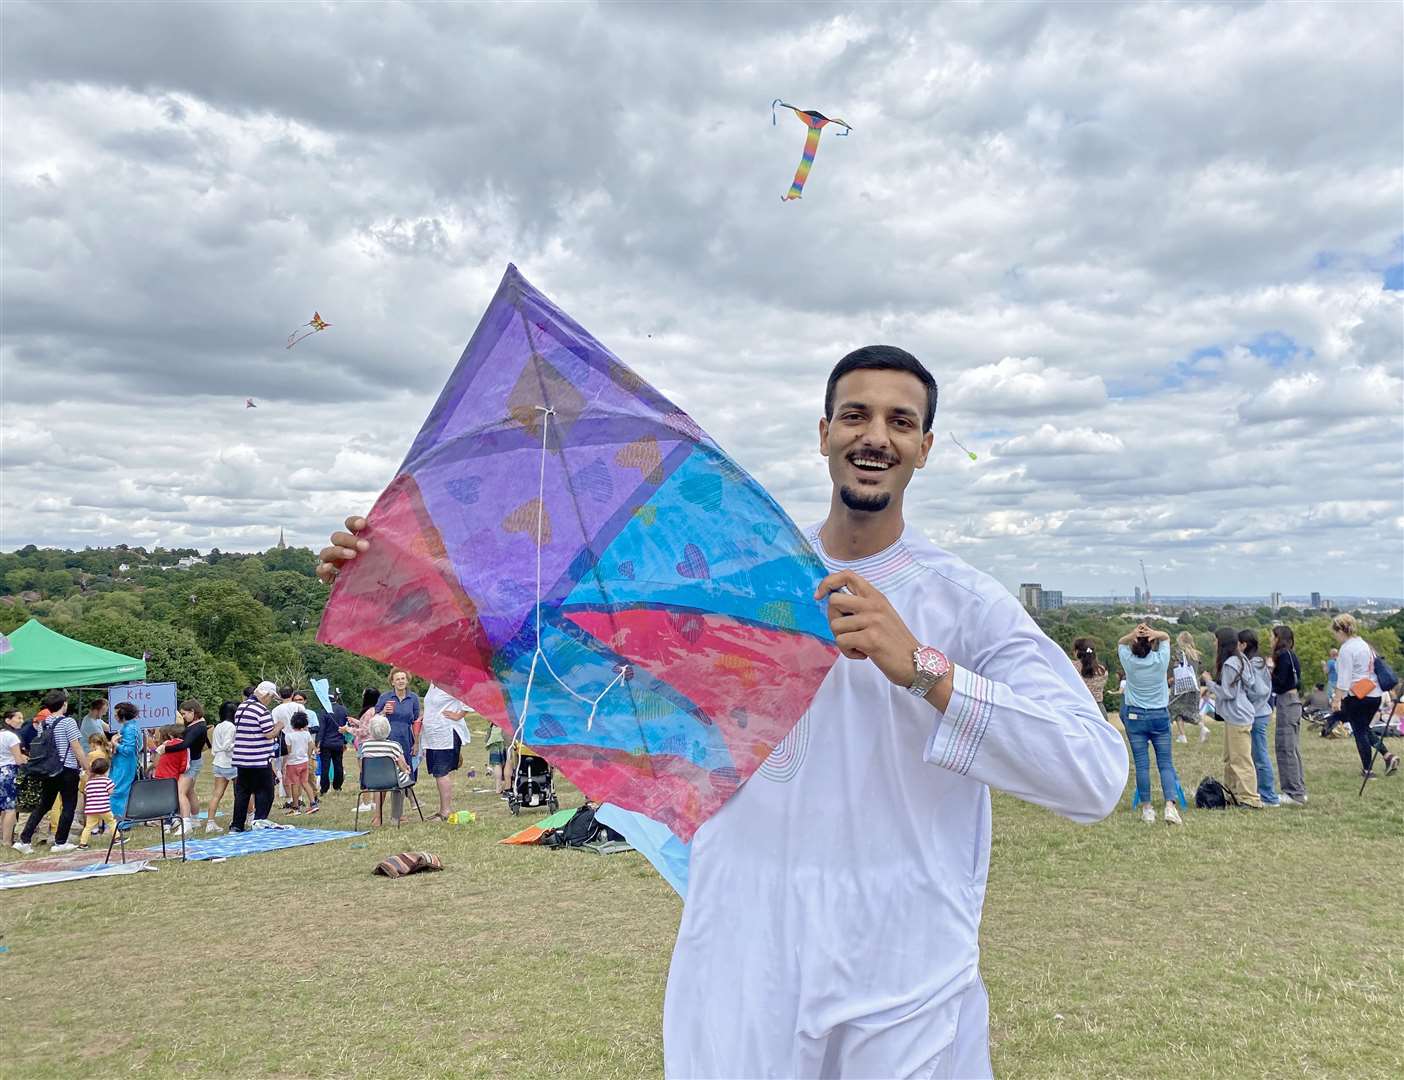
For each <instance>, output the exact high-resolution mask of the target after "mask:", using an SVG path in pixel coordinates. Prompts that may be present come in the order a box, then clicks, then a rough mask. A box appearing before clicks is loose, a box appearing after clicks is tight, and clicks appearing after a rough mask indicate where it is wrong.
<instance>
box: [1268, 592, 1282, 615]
mask: <svg viewBox="0 0 1404 1080" xmlns="http://www.w3.org/2000/svg"><path fill="white" fill-rule="evenodd" d="M1268 607H1270V608H1272V610H1273V611H1277V610H1278V609H1280V608H1281V607H1282V594H1281V593H1280V592H1275V593H1270V594H1269V595H1268Z"/></svg>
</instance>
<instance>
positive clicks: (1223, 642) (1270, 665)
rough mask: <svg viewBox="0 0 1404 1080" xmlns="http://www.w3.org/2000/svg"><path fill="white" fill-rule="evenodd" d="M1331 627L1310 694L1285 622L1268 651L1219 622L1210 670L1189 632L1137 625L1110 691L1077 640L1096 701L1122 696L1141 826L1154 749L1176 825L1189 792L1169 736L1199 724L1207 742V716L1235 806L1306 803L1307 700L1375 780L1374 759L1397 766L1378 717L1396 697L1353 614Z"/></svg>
mask: <svg viewBox="0 0 1404 1080" xmlns="http://www.w3.org/2000/svg"><path fill="white" fill-rule="evenodd" d="M1331 632H1332V633H1333V634H1334V635H1335V638H1336V641H1337V642H1338V648H1336V649H1332V650H1331V656H1330V659H1329V660H1328V661H1327V662H1326V664H1325V675H1326V678H1327V682H1326V684H1325V685H1324V686H1323V685H1322V684H1317V685H1316V686H1315V688H1314V689H1313V690H1311V691H1307V690H1306V689H1305V684H1304V683H1303V679H1302V666H1301V661H1300V660H1299V659H1298V657H1297V653H1296V642H1295V639H1294V636H1293V634H1292V628H1291V627H1289V626H1275V627H1273V630H1272V644H1271V647H1270V651H1269V652H1268V654H1267V655H1263V653H1262V650H1261V643H1260V642H1259V640H1258V635H1257V632H1256V631H1253V630H1246V629H1245V630H1235V629H1234V628H1232V627H1228V626H1221V627H1219V628H1218V629H1217V630H1216V631H1215V632H1214V641H1215V655H1214V657H1213V661H1212V664H1211V665H1209V666H1207V667H1206V666H1205V665H1204V662H1203V657H1202V656H1201V655H1200V652H1199V650H1198V648H1197V647H1196V646H1195V642H1194V635H1192V634H1191V633H1190V632H1189V631H1187V630H1183V631H1181V632H1180V633H1179V635H1178V636H1177V637H1176V639H1175V641H1174V644H1173V645H1172V644H1171V639H1170V635H1169V634H1167V633H1166V632H1165V631H1163V630H1157V629H1155V628H1154V627H1152V626H1150V625H1148V624H1147V623H1144V622H1143V623H1141V624H1140V625H1138V626H1137V627H1136V628H1135V629H1133V630H1131V631H1130V632H1129V633H1128V634H1126V635H1125V636H1124V637H1123V638H1121V640H1120V641H1118V642H1117V657H1118V659H1119V660H1120V662H1121V669H1122V672H1123V677H1122V680H1121V685H1120V686H1119V687H1117V688H1115V689H1112V690H1108V688H1107V681H1108V677H1109V672H1108V669H1107V667H1106V665H1105V664H1103V663H1102V662H1101V661H1100V660H1099V659H1098V657H1097V648H1096V643H1095V642H1094V641H1092V639H1091V638H1078V639H1077V640H1076V641H1075V642H1073V659H1074V661H1075V662H1076V663H1077V665H1078V667H1079V670H1080V673H1081V675H1082V679H1083V682H1084V683H1086V685H1087V689H1088V690H1089V691H1090V692H1091V694H1092V697H1093V698H1094V700H1096V701H1097V702H1098V704H1099V705H1100V703H1101V702H1102V700H1103V695H1104V694H1107V693H1111V694H1114V695H1120V696H1121V698H1122V702H1121V707H1120V715H1121V723H1122V727H1123V728H1124V729H1125V731H1126V739H1127V742H1128V743H1129V744H1130V746H1131V756H1132V760H1133V762H1134V763H1135V773H1136V787H1135V793H1134V795H1133V796H1132V803H1131V805H1132V809H1137V808H1139V812H1140V814H1141V817H1142V819H1143V820H1144V821H1146V822H1154V821H1156V820H1157V818H1156V810H1155V805H1154V802H1153V801H1152V798H1151V796H1152V787H1151V770H1150V758H1151V754H1152V752H1153V753H1154V755H1155V765H1156V771H1157V772H1158V773H1159V774H1160V789H1161V797H1162V799H1163V801H1164V814H1163V817H1164V820H1165V821H1166V822H1168V823H1169V824H1172V825H1180V824H1183V818H1182V817H1181V816H1180V810H1182V809H1184V808H1185V806H1186V798H1185V792H1184V788H1183V787H1182V785H1181V784H1180V780H1179V776H1178V774H1177V773H1176V771H1175V763H1174V753H1173V746H1172V739H1173V741H1174V742H1181V743H1183V742H1188V736H1187V735H1186V733H1185V728H1186V725H1189V724H1196V725H1197V726H1198V728H1199V741H1200V743H1201V744H1202V743H1204V742H1205V741H1207V740H1208V738H1209V736H1210V733H1211V728H1210V726H1209V722H1210V721H1211V720H1215V721H1222V722H1223V725H1224V787H1225V788H1226V789H1227V790H1228V792H1229V793H1230V794H1231V795H1232V796H1233V798H1234V799H1235V801H1236V802H1237V804H1238V805H1239V806H1244V807H1250V808H1254V809H1257V808H1264V807H1277V806H1305V805H1306V804H1307V800H1308V795H1307V786H1306V776H1305V773H1304V770H1303V767H1302V755H1301V726H1302V719H1303V715H1304V709H1305V708H1307V707H1311V708H1313V709H1315V710H1319V711H1321V712H1327V711H1328V710H1329V715H1327V716H1325V717H1324V718H1323V734H1330V732H1331V730H1332V728H1333V727H1335V726H1336V725H1337V724H1344V725H1346V726H1347V727H1349V729H1350V731H1351V734H1352V735H1353V736H1354V738H1355V744H1356V749H1357V751H1358V753H1359V755H1360V767H1361V774H1362V776H1363V777H1364V778H1365V779H1370V778H1373V777H1374V776H1375V770H1376V768H1377V767H1379V766H1382V767H1383V770H1384V772H1385V774H1386V775H1388V774H1390V773H1393V772H1394V771H1395V770H1396V769H1397V768H1398V767H1399V758H1398V756H1397V755H1395V754H1394V753H1392V752H1391V751H1390V750H1389V747H1388V746H1387V744H1386V743H1385V741H1384V739H1383V737H1382V736H1381V734H1380V733H1379V732H1377V731H1376V730H1375V729H1374V726H1373V724H1374V722H1375V720H1376V719H1377V717H1379V716H1380V715H1382V714H1383V715H1385V716H1386V717H1390V716H1392V715H1393V714H1394V712H1395V711H1396V709H1397V704H1396V700H1395V699H1391V697H1390V696H1389V695H1388V694H1387V693H1386V692H1385V690H1384V689H1382V688H1381V686H1380V681H1379V677H1378V675H1377V673H1376V669H1375V660H1376V657H1375V654H1374V651H1373V650H1372V649H1371V648H1370V645H1369V643H1368V642H1366V641H1365V639H1364V638H1362V637H1361V636H1360V627H1359V625H1358V623H1357V621H1356V619H1355V618H1354V616H1352V615H1349V614H1341V615H1338V616H1336V618H1335V619H1334V620H1332V623H1331ZM1270 728H1271V729H1272V732H1273V734H1272V750H1271V753H1270V752H1269V739H1268V733H1269V729H1270ZM1274 765H1275V766H1276V772H1275V773H1274Z"/></svg>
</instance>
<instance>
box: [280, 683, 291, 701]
mask: <svg viewBox="0 0 1404 1080" xmlns="http://www.w3.org/2000/svg"><path fill="white" fill-rule="evenodd" d="M278 696H279V697H280V698H282V699H283V700H284V701H287V700H288V698H290V697H292V696H293V688H292V687H291V686H280V687H278Z"/></svg>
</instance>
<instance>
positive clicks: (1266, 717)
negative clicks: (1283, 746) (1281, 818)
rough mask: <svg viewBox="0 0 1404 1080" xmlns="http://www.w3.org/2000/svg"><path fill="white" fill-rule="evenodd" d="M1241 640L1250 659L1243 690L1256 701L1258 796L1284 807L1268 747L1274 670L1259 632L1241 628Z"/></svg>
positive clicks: (1255, 768) (1266, 803) (1255, 764)
mask: <svg viewBox="0 0 1404 1080" xmlns="http://www.w3.org/2000/svg"><path fill="white" fill-rule="evenodd" d="M1238 640H1239V641H1240V642H1241V643H1242V644H1243V659H1245V660H1247V661H1248V674H1247V675H1246V676H1245V677H1244V680H1243V685H1244V689H1245V690H1247V692H1248V700H1249V701H1251V702H1252V703H1253V771H1254V772H1256V773H1257V774H1258V797H1259V798H1261V799H1262V800H1263V805H1264V806H1281V805H1282V800H1281V799H1280V798H1278V795H1277V789H1276V788H1275V787H1274V786H1273V783H1272V754H1271V752H1270V751H1269V750H1268V725H1270V724H1271V723H1272V706H1271V705H1270V704H1269V703H1268V702H1269V700H1270V699H1271V697H1272V672H1271V671H1269V670H1268V666H1267V661H1266V660H1265V659H1263V657H1262V656H1260V655H1259V654H1258V635H1257V634H1256V633H1254V632H1253V631H1252V630H1240V631H1239V632H1238Z"/></svg>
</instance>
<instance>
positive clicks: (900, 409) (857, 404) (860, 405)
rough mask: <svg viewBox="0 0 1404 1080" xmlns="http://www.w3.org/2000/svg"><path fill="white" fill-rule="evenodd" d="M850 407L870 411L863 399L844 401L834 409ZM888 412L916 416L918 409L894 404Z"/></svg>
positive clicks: (835, 410)
mask: <svg viewBox="0 0 1404 1080" xmlns="http://www.w3.org/2000/svg"><path fill="white" fill-rule="evenodd" d="M848 409H858V410H860V411H862V412H869V411H870V409H869V406H868V405H867V404H866V403H865V402H862V401H845V402H842V403H841V404H840V405H839V406H838V407H837V408H836V409H834V412H836V413H837V412H845V411H847V410H848ZM888 412H889V413H894V414H896V415H897V416H911V417H915V416H916V415H917V411H916V410H915V409H913V408H911V407H910V406H907V405H894V406H892V408H890V409H889V410H888Z"/></svg>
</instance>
